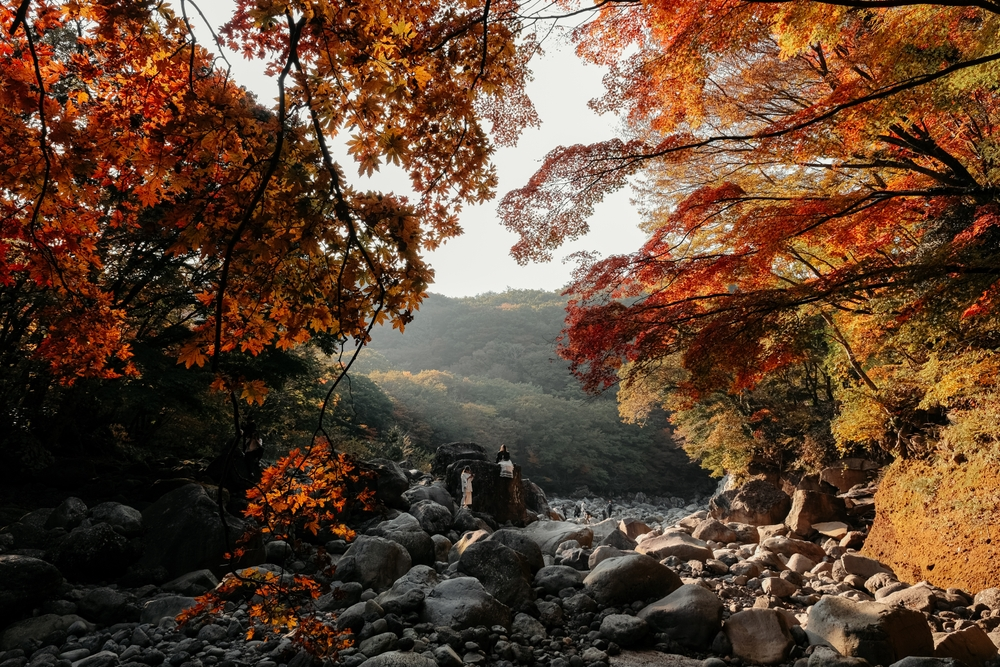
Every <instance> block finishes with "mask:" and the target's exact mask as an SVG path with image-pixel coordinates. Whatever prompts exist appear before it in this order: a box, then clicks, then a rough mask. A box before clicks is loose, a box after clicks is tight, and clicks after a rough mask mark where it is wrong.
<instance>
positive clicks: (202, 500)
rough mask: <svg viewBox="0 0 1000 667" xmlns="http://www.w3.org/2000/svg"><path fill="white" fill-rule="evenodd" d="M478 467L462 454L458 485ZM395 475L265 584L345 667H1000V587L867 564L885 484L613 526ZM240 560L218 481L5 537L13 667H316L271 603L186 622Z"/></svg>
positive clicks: (74, 513)
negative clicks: (180, 621) (253, 615)
mask: <svg viewBox="0 0 1000 667" xmlns="http://www.w3.org/2000/svg"><path fill="white" fill-rule="evenodd" d="M471 454H475V451H472V452H471ZM469 455H470V451H460V452H457V453H456V452H451V453H450V454H449V453H447V452H445V453H444V454H443V458H446V459H447V458H448V457H450V458H451V460H445V461H439V462H438V463H440V464H441V465H440V466H439V469H440V470H444V469H445V468H446V467H451V466H455V465H464V462H465V461H466V460H467V459H464V458H461V457H463V456H469ZM473 460H479V461H480V462H482V459H473ZM378 465H379V466H381V467H380V470H381V473H380V474H382V475H383V478H381V479H380V484H379V488H380V489H381V490H383V491H384V490H385V489H391V491H390V492H389V493H390V496H391V497H389V498H388V501H389V503H388V504H389V505H391V506H392V507H395V508H396V509H388V510H386V512H385V513H384V514H383V515H382V516H380V517H377V518H373V519H369V520H367V521H366V522H365V523H364V524H363V525H358V526H357V528H358V529H359V533H360V534H359V536H358V538H357V539H355V540H354V541H353V542H352V543H350V544H347V543H346V542H343V541H340V540H327V541H326V542H325V543H323V544H316V545H304V546H303V548H302V549H300V550H298V551H297V552H295V553H293V552H292V550H291V548H290V547H289V546H288V545H287V544H284V543H282V542H271V543H270V544H268V545H266V548H265V549H262V550H261V552H260V554H259V560H261V561H263V562H260V563H259V564H257V565H252V566H249V567H248V568H246V569H244V570H243V574H252V573H254V572H258V573H259V572H262V571H272V572H276V573H279V574H285V573H288V572H294V573H299V574H303V575H307V576H311V577H313V578H315V579H316V580H317V581H319V582H320V583H321V584H324V585H328V586H329V588H330V591H331V592H330V593H328V594H326V595H324V596H323V597H320V598H319V599H317V600H316V601H315V603H314V604H315V608H316V610H317V611H318V612H319V613H320V614H321V615H323V616H325V618H327V620H328V622H329V623H330V624H331V625H333V626H334V627H336V628H337V629H338V631H341V632H343V633H345V634H346V633H351V634H352V636H353V638H354V646H352V647H351V648H349V649H346V650H344V651H343V652H341V654H340V656H339V659H338V663H337V664H341V665H345V666H347V667H357V666H358V665H362V664H363V665H366V666H368V667H381V666H393V665H413V666H426V667H432V666H433V665H441V666H454V667H459V666H460V665H485V664H489V665H503V666H506V667H510V666H513V665H521V664H524V665H543V666H544V665H547V666H549V667H609V666H617V665H621V666H631V665H676V666H677V667H698V666H701V667H724V666H725V665H733V666H734V667H738V666H740V665H744V664H773V665H778V664H780V665H793V664H794V665H796V667H834V666H837V667H848V666H850V667H864V666H865V665H895V664H899V665H900V667H920V666H921V665H925V666H927V667H932V666H934V667H937V666H940V667H944V666H945V665H951V666H954V665H957V664H959V663H961V664H965V665H967V666H968V667H980V666H987V667H992V666H993V665H995V664H997V662H998V661H997V648H996V645H997V644H1000V632H998V628H1000V589H996V588H991V589H986V590H983V591H961V590H957V589H948V590H942V589H938V588H935V587H933V586H930V585H928V584H926V583H917V584H914V585H911V584H907V583H903V582H900V581H898V580H897V578H896V576H895V575H894V574H893V572H892V571H891V570H890V569H889V568H887V567H885V566H884V565H882V564H880V563H879V562H877V561H875V560H873V559H870V558H866V557H865V556H864V555H862V554H861V553H860V552H861V550H862V548H863V545H864V540H865V537H866V530H867V529H866V526H867V524H868V521H869V520H870V509H871V507H870V502H869V501H870V498H871V495H872V491H873V488H872V487H870V486H866V485H863V484H862V485H859V486H856V487H854V488H852V489H849V490H847V491H846V492H841V493H836V492H830V491H831V489H818V490H817V489H811V488H802V489H796V490H793V493H792V494H791V495H790V496H789V495H788V494H785V493H784V492H782V491H781V490H779V489H777V488H775V487H773V486H770V485H768V484H766V482H762V481H756V482H752V483H750V484H748V485H746V486H744V487H740V488H738V489H732V490H730V491H727V492H725V493H722V494H720V495H718V496H716V497H715V498H713V499H712V501H711V503H708V504H706V503H703V502H687V501H684V500H682V499H654V500H655V501H656V502H655V503H654V502H651V501H650V500H651V499H644V498H639V499H638V500H637V499H635V498H632V499H630V500H628V501H626V500H623V499H618V500H616V501H615V503H614V507H613V516H612V517H611V518H608V519H603V518H602V513H603V512H604V511H605V510H606V506H607V501H606V500H605V499H598V498H584V499H573V500H568V499H551V500H549V499H546V498H545V497H544V494H541V491H540V489H538V488H537V487H536V486H534V485H532V484H530V482H527V480H524V481H523V482H522V481H520V480H518V483H520V484H523V489H524V491H525V493H524V494H523V497H524V498H525V499H526V500H527V501H528V503H529V504H528V505H527V506H526V507H525V508H523V514H522V510H521V509H518V510H517V511H516V512H515V513H514V514H515V515H517V516H526V517H527V521H526V522H525V523H526V525H524V526H517V525H512V524H511V525H500V524H498V523H497V522H496V521H495V520H494V518H493V516H492V515H490V514H487V513H483V512H470V511H469V510H465V509H460V508H457V507H456V506H455V498H457V497H458V494H457V489H455V488H449V486H448V484H447V479H448V476H447V475H442V476H441V477H438V478H435V477H432V476H430V475H421V474H419V473H416V472H415V471H413V472H407V471H404V470H401V469H400V468H399V467H398V466H395V464H391V463H389V462H380V463H379V464H378ZM383 482H385V483H383ZM833 491H835V490H833ZM511 497H512V498H516V497H520V496H518V494H512V495H511ZM383 500H386V498H385V497H383ZM581 503H582V505H583V506H582V508H581V512H580V514H581V517H580V518H576V517H575V516H574V515H575V513H576V511H575V510H576V508H578V507H580V506H581ZM588 511H589V512H590V514H591V518H590V519H589V520H588V519H587V517H586V514H587V512H588ZM229 520H230V521H232V522H234V523H232V524H231V525H230V529H231V530H234V531H235V530H238V529H239V528H240V525H239V520H238V519H236V517H229ZM220 536H221V537H220ZM213 540H214V541H213ZM224 543H225V533H224V532H223V531H222V526H221V524H220V523H219V519H218V515H217V511H216V510H215V509H214V505H213V502H212V498H211V497H210V496H209V495H208V494H207V493H206V491H205V489H204V487H203V486H201V485H197V484H191V485H187V486H180V487H179V488H177V489H174V490H173V491H171V492H169V493H167V494H165V495H164V496H163V497H162V498H161V499H159V500H157V501H156V502H155V503H153V504H152V505H150V506H148V507H146V508H144V510H143V512H141V513H140V512H139V511H137V510H136V509H134V508H131V507H128V506H126V505H122V504H118V503H103V504H101V505H97V506H95V507H92V508H88V507H87V506H86V505H84V504H83V503H82V501H80V500H78V499H75V498H69V499H67V500H66V501H64V502H63V503H62V504H60V505H59V506H58V507H55V508H45V509H41V510H37V511H35V512H32V513H30V514H29V515H27V516H25V517H23V518H22V519H21V520H19V521H17V522H15V524H12V525H11V526H8V527H7V528H5V529H3V531H2V532H0V549H2V550H3V552H2V553H0V628H3V627H4V626H6V628H5V629H4V630H2V634H0V667H25V666H28V667H112V666H119V665H127V666H128V667H143V666H149V667H156V666H158V665H167V664H169V665H171V666H172V667H202V666H206V665H220V666H223V667H236V666H237V665H239V666H243V665H246V666H255V667H309V666H310V665H311V664H312V663H313V659H312V658H311V657H310V656H309V655H308V654H306V653H304V652H302V651H301V650H300V649H299V648H298V647H297V645H296V644H295V643H294V642H293V641H292V639H291V638H290V637H289V636H282V635H279V634H268V633H263V634H259V635H258V636H257V637H256V638H255V639H253V640H247V638H246V636H247V630H248V629H249V627H250V619H249V616H248V609H249V604H251V603H252V600H247V599H243V598H241V597H239V596H233V597H231V598H230V601H229V602H227V603H226V605H225V608H224V610H223V612H222V613H221V614H218V615H215V616H212V617H209V618H207V619H199V620H197V621H194V622H190V623H187V624H185V625H183V626H180V627H179V626H178V625H177V622H176V621H175V620H174V617H175V616H176V615H177V614H178V613H179V612H181V611H182V610H184V609H186V608H188V607H190V606H191V605H193V604H194V603H195V600H194V597H195V596H197V595H199V594H202V593H204V592H207V591H209V590H211V589H213V588H215V587H216V586H217V585H218V583H219V575H220V574H221V571H220V570H219V567H218V566H219V563H220V560H219V556H220V554H221V553H222V551H223V550H224V549H225V544H224ZM328 565H335V566H336V570H335V574H334V576H335V577H336V579H335V580H332V581H330V580H328V579H326V578H324V574H323V573H324V570H325V566H328ZM900 661H902V662H900Z"/></svg>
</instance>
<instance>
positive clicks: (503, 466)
mask: <svg viewBox="0 0 1000 667" xmlns="http://www.w3.org/2000/svg"><path fill="white" fill-rule="evenodd" d="M497 463H498V464H499V465H500V476H501V477H506V478H507V479H513V478H514V464H513V462H511V460H510V452H508V451H507V445H500V451H499V452H497Z"/></svg>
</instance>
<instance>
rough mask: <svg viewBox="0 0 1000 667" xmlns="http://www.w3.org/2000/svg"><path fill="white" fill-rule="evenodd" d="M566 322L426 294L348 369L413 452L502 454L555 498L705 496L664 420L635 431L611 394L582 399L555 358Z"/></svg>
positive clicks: (538, 311)
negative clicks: (453, 446) (373, 388)
mask: <svg viewBox="0 0 1000 667" xmlns="http://www.w3.org/2000/svg"><path fill="white" fill-rule="evenodd" d="M564 315H565V299H564V298H563V297H561V296H560V295H558V294H557V293H554V292H544V291H532V290H518V291H507V292H503V293H500V294H495V293H490V294H484V295H480V296H478V297H473V298H464V299H452V298H448V297H444V296H440V295H432V296H431V297H430V298H429V299H427V301H426V303H425V305H424V306H423V307H422V308H421V310H420V312H419V313H418V314H417V317H416V318H415V320H414V322H413V323H411V324H410V325H408V326H407V327H406V331H405V334H404V335H400V334H399V332H398V331H394V330H391V329H389V328H388V327H382V328H381V329H376V330H375V331H373V340H372V343H371V345H370V346H369V349H368V351H366V354H365V355H364V356H363V357H362V359H361V361H360V362H359V366H358V368H359V369H360V371H361V372H362V373H364V374H366V375H367V377H368V378H370V379H371V380H373V381H374V382H375V383H376V384H377V385H378V386H379V387H380V388H381V389H382V390H383V391H384V392H386V393H387V394H388V395H389V396H390V397H391V399H392V402H393V418H394V420H395V422H396V425H397V428H398V429H399V431H400V433H404V434H405V435H406V437H407V438H408V442H409V443H410V444H411V445H412V446H414V447H416V448H417V449H418V450H420V451H424V452H430V451H433V448H434V447H436V446H437V445H439V444H441V443H443V442H449V441H458V440H466V441H473V442H478V443H480V444H482V445H484V446H486V447H487V448H494V449H496V448H498V447H499V446H500V444H506V445H507V446H508V448H509V449H510V450H511V451H512V453H513V455H514V458H515V460H516V461H517V462H518V463H520V464H521V465H522V466H524V470H525V474H526V475H527V476H528V477H530V478H532V479H534V480H536V481H538V482H539V483H541V484H542V485H543V487H545V488H546V489H549V490H555V491H562V492H567V491H572V490H574V489H577V488H579V487H582V486H587V487H589V488H590V489H591V490H593V491H599V492H621V491H645V492H647V493H656V494H660V495H681V496H690V495H693V494H694V493H698V492H705V491H708V490H711V488H712V487H713V482H712V481H711V480H710V479H709V478H708V476H707V475H706V474H705V473H704V472H702V471H700V470H699V469H698V468H697V467H696V466H693V465H692V464H690V463H689V462H688V460H687V457H686V455H685V454H684V452H683V451H681V450H680V449H679V448H678V447H677V445H676V444H675V442H674V440H673V438H672V437H671V433H670V431H669V430H668V428H667V427H668V424H667V421H666V416H665V415H664V414H663V413H658V414H654V415H652V416H651V418H650V419H649V420H648V422H647V425H646V426H645V427H642V428H640V427H639V426H636V425H630V424H623V423H621V421H620V419H619V417H618V409H617V405H616V402H615V400H614V399H615V396H614V392H607V393H605V394H602V395H600V396H596V397H595V396H589V395H587V394H585V393H584V392H583V391H582V389H581V388H580V386H579V383H578V382H577V380H576V378H575V377H574V376H573V375H572V374H571V373H570V371H569V365H568V363H567V362H566V361H564V360H563V359H561V358H559V356H558V355H557V353H556V341H557V338H558V336H559V332H560V330H561V327H562V324H563V317H564Z"/></svg>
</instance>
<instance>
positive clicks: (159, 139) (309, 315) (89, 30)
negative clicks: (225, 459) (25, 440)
mask: <svg viewBox="0 0 1000 667" xmlns="http://www.w3.org/2000/svg"><path fill="white" fill-rule="evenodd" d="M512 7H513V5H512V4H511V3H509V2H504V1H500V2H497V1H495V0H488V1H487V2H485V3H464V2H462V3H453V2H447V1H446V2H442V1H441V0H425V1H421V2H409V1H408V2H400V3H386V2H361V3H350V4H344V5H342V4H340V3H336V2H327V1H326V0H312V1H299V0H289V1H288V2H274V3H267V4H266V5H259V4H257V3H252V2H238V3H237V4H236V10H235V13H234V15H233V17H232V18H231V20H230V21H229V22H228V23H227V24H226V25H225V26H223V27H222V29H221V30H220V31H219V32H218V33H214V32H213V35H215V36H216V39H217V40H219V41H220V43H221V42H225V44H227V45H228V46H230V47H231V48H233V49H234V50H236V51H238V52H240V53H242V54H244V55H245V56H248V57H252V58H257V59H260V60H261V61H263V62H264V63H265V64H266V67H267V68H268V71H269V72H270V73H271V74H272V75H273V77H274V80H275V83H276V89H277V98H276V103H275V104H274V106H273V107H267V106H265V105H263V104H261V103H260V102H258V101H257V100H256V99H255V97H254V96H253V95H252V94H250V93H248V92H247V91H246V90H244V89H243V88H241V87H239V86H238V85H237V82H235V81H233V80H232V78H231V77H230V76H229V73H228V68H227V66H226V63H225V56H224V55H222V52H221V51H218V50H216V49H215V48H214V45H211V44H209V45H207V46H203V45H201V44H199V43H198V42H197V40H196V38H195V35H196V32H195V31H194V30H193V28H192V23H193V22H194V21H197V20H200V18H201V16H200V14H201V11H200V9H199V8H198V7H197V5H196V4H195V3H192V2H190V0H182V1H181V2H179V3H174V4H173V5H167V4H154V3H142V2H140V3H122V2H113V1H110V0H67V1H66V2H51V1H49V0H17V1H12V0H11V1H7V2H3V3H0V26H2V28H0V63H2V65H0V68H2V74H3V80H4V86H3V87H2V90H0V303H2V304H3V318H4V320H3V321H4V325H3V331H2V332H0V354H2V355H3V356H4V360H5V364H7V366H8V368H13V367H15V366H18V365H20V366H21V367H23V366H24V365H25V363H27V362H26V360H27V361H29V362H38V361H42V362H44V363H45V364H46V365H47V371H46V370H42V369H39V368H38V366H37V363H36V364H35V365H32V366H30V368H27V369H25V370H24V372H23V376H24V378H26V380H25V382H27V383H28V384H30V383H31V382H35V383H36V384H38V385H40V387H41V389H40V390H39V393H42V394H44V391H45V388H46V387H48V386H50V383H51V379H55V380H58V381H59V382H61V383H63V384H72V383H74V382H76V381H78V380H79V379H81V378H103V379H115V378H135V377H138V376H139V375H140V374H141V373H142V368H141V366H140V365H139V364H137V363H136V361H135V359H134V351H135V345H136V344H138V343H143V342H150V341H154V342H156V343H157V344H158V345H159V346H160V347H161V348H163V349H165V351H166V352H167V353H169V354H173V355H175V356H176V358H177V359H178V360H179V361H180V362H181V363H183V364H184V365H185V366H186V367H188V368H192V367H195V368H197V367H202V366H206V367H210V368H211V369H212V371H213V373H214V375H215V385H214V386H215V387H216V388H217V389H220V390H223V391H225V392H227V393H228V394H229V395H230V396H231V397H232V402H233V407H234V409H236V410H237V412H236V426H237V430H238V429H239V418H238V414H239V413H238V408H237V401H238V400H240V399H242V400H244V401H246V402H249V403H260V402H262V401H263V400H264V397H265V396H266V392H267V389H268V388H267V387H266V386H265V385H264V384H263V382H261V380H260V379H259V378H254V377H250V376H246V375H243V374H241V372H240V370H239V369H240V364H239V362H238V361H237V362H236V363H229V360H231V359H238V358H239V356H240V355H257V354H260V353H261V352H263V351H264V350H267V349H278V350H288V349H291V348H293V347H295V346H299V345H302V344H304V343H306V342H310V341H313V342H319V343H320V344H322V345H323V346H324V347H325V348H326V349H327V350H328V351H332V350H334V349H337V348H341V349H342V348H343V346H344V345H345V344H347V343H349V342H351V341H354V342H356V343H358V344H363V343H364V342H365V340H367V337H368V331H369V330H370V328H371V327H372V326H373V325H375V324H378V323H382V322H391V323H392V325H393V326H394V327H396V328H400V329H402V328H403V327H404V326H405V324H406V323H407V322H408V321H409V320H410V318H412V313H413V311H414V310H415V309H416V308H417V307H418V305H419V303H420V301H421V300H422V299H423V298H424V296H425V290H426V287H427V285H428V284H429V282H430V281H431V280H432V277H433V272H432V270H431V269H430V267H428V266H427V264H426V262H425V261H424V259H423V253H424V252H425V251H426V250H429V249H433V248H435V247H436V246H437V245H439V244H440V243H441V242H442V241H444V240H445V239H447V238H449V237H452V236H454V235H456V234H458V233H459V232H460V227H459V225H458V222H457V219H458V218H457V216H458V213H459V212H460V210H461V207H462V205H464V204H467V203H475V202H480V201H483V200H484V199H487V198H488V197H490V196H492V194H493V191H494V189H495V185H496V176H495V173H494V170H493V167H492V166H491V163H490V156H491V154H492V152H493V150H494V146H495V145H496V144H501V145H503V144H509V143H512V142H514V141H516V139H517V137H518V135H519V133H520V131H521V130H522V129H523V128H524V127H525V126H528V125H531V124H532V123H536V122H537V117H536V115H535V112H534V109H533V107H532V105H531V102H530V100H528V98H527V96H526V95H525V93H524V85H525V83H526V81H527V80H528V77H529V72H528V70H527V69H526V67H525V64H526V62H527V60H528V59H529V58H530V57H531V55H532V54H533V53H534V52H535V51H536V50H537V45H536V43H535V42H534V40H533V39H532V38H531V36H530V35H527V34H522V31H521V26H520V24H519V23H518V22H517V21H516V20H513V19H511V18H510V17H509V16H508V17H507V19H506V20H502V21H501V20H494V19H496V17H498V16H503V15H505V14H506V15H509V14H510V12H511V10H512ZM208 47H211V48H208ZM339 145H344V146H346V151H347V153H348V155H349V159H350V160H352V161H353V162H354V163H355V166H356V168H357V170H358V171H359V172H360V173H362V174H367V175H371V174H372V173H373V172H374V171H376V170H377V169H378V168H379V167H380V166H381V165H383V164H386V163H391V164H394V165H397V166H398V167H400V168H401V169H402V170H403V171H404V172H405V173H406V174H407V175H408V176H409V179H410V182H411V184H412V188H413V191H414V192H415V193H416V194H415V196H414V197H409V198H408V197H407V196H403V195H398V194H393V193H380V192H372V191H365V190H363V189H361V188H358V187H356V186H353V185H351V183H350V180H349V178H348V176H347V174H346V173H345V171H344V169H342V167H341V165H340V164H338V163H337V162H336V161H335V159H334V155H335V149H336V147H337V146H339ZM348 361H349V357H348ZM12 376H13V373H12ZM40 376H44V377H43V379H41V380H36V379H35V378H39V377H40ZM333 385H334V386H336V382H334V383H333ZM330 391H331V392H332V391H333V390H332V389H331V390H330ZM11 392H12V393H13V394H15V395H21V396H23V395H24V394H25V393H26V392H27V390H26V389H25V383H24V382H12V383H11ZM12 400H14V401H15V402H16V401H17V398H16V396H15V399H12ZM21 407H23V406H21ZM8 412H9V411H8ZM36 416H37V414H36ZM13 421H14V422H15V423H11V424H10V426H11V427H12V428H13V429H14V430H17V429H25V428H29V426H28V425H26V421H28V416H26V415H25V414H24V412H23V411H22V414H21V416H20V417H19V418H17V419H15V420H13Z"/></svg>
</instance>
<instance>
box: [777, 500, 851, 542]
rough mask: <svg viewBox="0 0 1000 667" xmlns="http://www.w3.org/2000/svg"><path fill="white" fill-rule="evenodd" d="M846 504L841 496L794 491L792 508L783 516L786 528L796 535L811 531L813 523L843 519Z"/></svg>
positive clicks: (845, 513) (807, 533)
mask: <svg viewBox="0 0 1000 667" xmlns="http://www.w3.org/2000/svg"><path fill="white" fill-rule="evenodd" d="M846 517H847V506H846V505H845V504H844V500H843V498H838V497H837V496H834V495H831V494H829V493H821V492H819V491H796V492H795V493H794V494H792V508H791V509H790V510H789V511H788V516H786V517H785V525H786V526H788V530H790V531H791V532H792V533H794V534H796V535H803V536H805V535H810V534H811V533H813V532H814V531H813V527H812V526H813V524H814V523H824V522H827V521H843V520H844V519H845V518H846Z"/></svg>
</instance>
